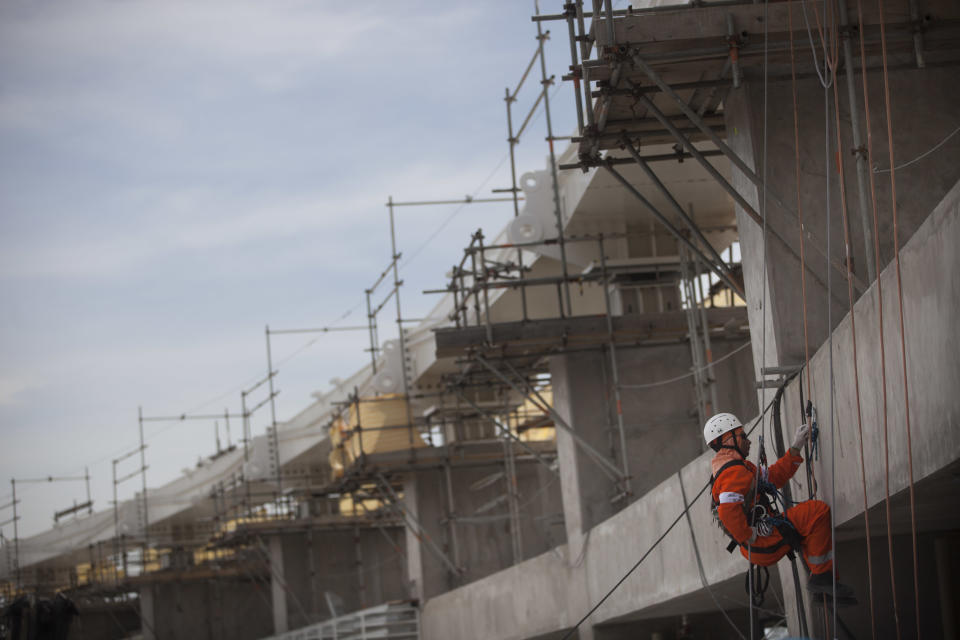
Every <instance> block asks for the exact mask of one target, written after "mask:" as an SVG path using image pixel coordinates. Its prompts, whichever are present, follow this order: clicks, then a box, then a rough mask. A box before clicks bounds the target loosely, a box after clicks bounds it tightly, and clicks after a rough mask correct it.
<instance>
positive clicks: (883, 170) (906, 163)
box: [873, 127, 960, 173]
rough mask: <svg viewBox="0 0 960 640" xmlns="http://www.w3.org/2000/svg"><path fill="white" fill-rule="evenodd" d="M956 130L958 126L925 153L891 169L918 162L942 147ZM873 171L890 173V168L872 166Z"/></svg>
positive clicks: (905, 166) (898, 169) (955, 133)
mask: <svg viewBox="0 0 960 640" xmlns="http://www.w3.org/2000/svg"><path fill="white" fill-rule="evenodd" d="M958 132H960V127H957V128H956V129H954V130H953V131H951V132H950V133H948V134H947V137H946V138H944V139H943V140H941V141H940V142H938V143H937V144H935V145H934V146H933V147H932V148H931V149H930V150H929V151H926V152H925V153H921V154H920V155H919V156H917V157H916V158H914V159H913V160H910V161H909V162H904V163H903V164H901V165H900V166H898V167H894V168H893V170H894V171H900V169H905V168H907V167H909V166H910V165H912V164H914V163H915V162H920V161H921V160H923V159H924V158H926V157H927V156H928V155H930V154H931V153H933V152H934V151H936V150H937V149H939V148H940V147H942V146H943V145H945V144H947V141H948V140H949V139H950V138H952V137H953V136H955V135H957V133H958ZM873 172H874V173H890V169H881V168H879V167H874V168H873Z"/></svg>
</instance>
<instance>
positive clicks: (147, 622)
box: [140, 585, 158, 640]
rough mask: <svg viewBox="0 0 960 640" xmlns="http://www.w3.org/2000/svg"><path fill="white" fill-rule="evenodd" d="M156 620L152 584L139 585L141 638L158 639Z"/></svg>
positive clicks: (147, 639) (146, 639)
mask: <svg viewBox="0 0 960 640" xmlns="http://www.w3.org/2000/svg"><path fill="white" fill-rule="evenodd" d="M156 620H157V617H156V615H155V612H154V593H153V586H152V585H144V586H142V587H140V621H141V632H142V633H143V640H158V638H157V633H156V629H157V622H156Z"/></svg>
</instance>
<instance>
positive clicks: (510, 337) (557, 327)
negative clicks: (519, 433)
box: [434, 307, 747, 358]
mask: <svg viewBox="0 0 960 640" xmlns="http://www.w3.org/2000/svg"><path fill="white" fill-rule="evenodd" d="M707 321H708V322H709V324H710V326H711V327H714V328H717V327H724V326H726V325H728V324H732V325H733V326H737V327H739V326H745V325H746V322H747V312H746V309H745V308H744V307H722V308H716V309H708V310H707ZM434 333H435V335H436V339H437V357H438V358H446V357H455V356H459V355H464V354H465V351H466V350H467V349H469V348H472V347H482V346H485V345H486V344H487V328H486V327H485V326H482V325H481V326H470V327H463V328H460V329H457V328H454V327H450V328H444V329H436V330H435V331H434ZM686 333H687V317H686V313H685V312H684V311H665V312H663V313H636V314H627V315H622V316H617V317H614V318H613V335H614V339H615V340H616V341H617V343H618V344H623V345H631V344H635V345H641V344H643V343H644V342H647V341H663V340H677V339H680V338H682V337H683V336H685V335H686ZM606 342H607V320H606V318H605V317H604V316H578V317H573V318H553V319H545V320H538V321H537V322H504V323H499V324H495V325H493V344H494V345H497V347H498V348H502V347H506V348H507V352H510V351H511V350H520V351H522V350H524V349H526V350H530V349H547V348H553V347H559V346H568V347H577V346H580V347H583V346H598V347H599V346H600V345H602V344H606Z"/></svg>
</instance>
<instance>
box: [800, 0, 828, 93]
mask: <svg viewBox="0 0 960 640" xmlns="http://www.w3.org/2000/svg"><path fill="white" fill-rule="evenodd" d="M800 6H801V8H802V9H803V22H804V24H806V25H807V38H808V39H809V40H810V53H812V54H813V68H814V70H815V71H816V72H817V77H819V78H820V86H822V87H823V88H824V89H827V88H829V87H830V83H832V82H833V79H832V78H831V79H830V81H829V82H828V81H827V80H826V79H824V77H823V74H822V73H820V63H819V62H818V61H817V48H816V45H814V44H813V32H812V31H811V30H810V19H809V18H807V2H806V0H800ZM791 15H792V14H791ZM790 34H791V35H790V37H791V39H792V38H793V29H791V30H790ZM822 38H823V36H822V34H821V39H822ZM826 62H827V61H826V59H824V67H826V66H827V65H826ZM824 71H826V68H825V69H824Z"/></svg>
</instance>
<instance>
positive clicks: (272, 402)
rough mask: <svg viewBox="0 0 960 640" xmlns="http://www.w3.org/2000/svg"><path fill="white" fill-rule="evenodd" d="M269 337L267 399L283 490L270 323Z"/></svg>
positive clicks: (276, 466)
mask: <svg viewBox="0 0 960 640" xmlns="http://www.w3.org/2000/svg"><path fill="white" fill-rule="evenodd" d="M266 338H267V374H268V375H267V378H268V380H267V384H268V390H269V391H270V396H269V397H268V398H267V400H268V401H269V402H270V444H272V445H273V456H272V457H273V460H272V462H273V466H274V475H275V476H276V478H277V492H278V493H282V492H283V473H282V472H281V469H280V434H279V433H277V431H278V429H277V403H276V401H275V400H274V399H275V398H276V394H275V393H274V390H273V355H272V354H271V351H270V325H267V326H266Z"/></svg>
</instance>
